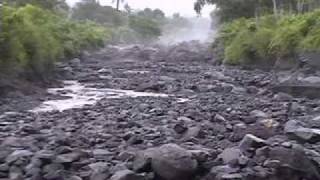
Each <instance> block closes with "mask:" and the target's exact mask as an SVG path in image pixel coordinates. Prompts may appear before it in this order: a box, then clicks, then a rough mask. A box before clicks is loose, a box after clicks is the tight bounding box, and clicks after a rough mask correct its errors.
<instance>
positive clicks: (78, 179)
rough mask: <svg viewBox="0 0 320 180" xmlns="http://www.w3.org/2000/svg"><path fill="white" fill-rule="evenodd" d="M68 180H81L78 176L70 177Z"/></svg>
mask: <svg viewBox="0 0 320 180" xmlns="http://www.w3.org/2000/svg"><path fill="white" fill-rule="evenodd" d="M68 180H82V178H81V177H79V176H71V177H70V178H69V179H68Z"/></svg>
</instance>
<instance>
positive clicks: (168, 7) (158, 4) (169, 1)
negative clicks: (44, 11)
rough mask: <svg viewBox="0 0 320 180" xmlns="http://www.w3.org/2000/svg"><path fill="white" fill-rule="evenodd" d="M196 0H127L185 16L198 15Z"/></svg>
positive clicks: (72, 0)
mask: <svg viewBox="0 0 320 180" xmlns="http://www.w3.org/2000/svg"><path fill="white" fill-rule="evenodd" d="M79 1H80V0H67V2H68V3H69V4H70V5H73V4H74V3H76V2H79ZM194 2H195V0H125V3H128V4H129V5H130V6H131V7H132V8H134V9H144V8H146V7H149V8H152V9H154V8H159V9H161V10H162V11H164V12H165V13H166V14H167V15H172V14H173V13H175V12H179V13H180V14H181V15H183V16H196V13H195V12H194V10H193V3H194ZM100 3H101V4H103V5H115V3H112V0H100ZM212 9H213V7H207V8H205V9H204V10H203V13H202V14H203V16H206V17H207V16H208V15H209V13H210V11H211V10H212Z"/></svg>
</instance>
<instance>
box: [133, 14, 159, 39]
mask: <svg viewBox="0 0 320 180" xmlns="http://www.w3.org/2000/svg"><path fill="white" fill-rule="evenodd" d="M129 27H130V28H131V29H133V30H134V31H135V32H136V33H137V34H138V35H139V36H140V39H141V40H142V41H143V42H149V41H152V40H155V39H157V38H158V37H159V36H161V28H160V24H159V23H158V22H157V21H154V20H152V19H150V18H147V17H141V16H134V15H133V16H130V18H129Z"/></svg>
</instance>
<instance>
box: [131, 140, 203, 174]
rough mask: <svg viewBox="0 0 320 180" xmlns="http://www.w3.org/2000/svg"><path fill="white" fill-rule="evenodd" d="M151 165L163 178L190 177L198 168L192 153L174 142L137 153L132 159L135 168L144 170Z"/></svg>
mask: <svg viewBox="0 0 320 180" xmlns="http://www.w3.org/2000/svg"><path fill="white" fill-rule="evenodd" d="M148 165H151V168H152V170H153V171H154V172H155V173H156V175H157V176H159V177H161V178H163V179H165V180H176V179H190V178H191V177H192V176H193V175H194V173H195V171H196V170H197V168H198V162H197V160H196V159H195V158H194V157H193V155H192V153H191V152H189V151H187V150H185V149H183V148H181V147H180V146H178V145H176V144H166V145H163V146H161V147H158V148H152V149H147V150H146V151H144V152H140V153H138V155H137V157H136V158H135V161H134V169H135V170H146V169H148V168H147V167H148Z"/></svg>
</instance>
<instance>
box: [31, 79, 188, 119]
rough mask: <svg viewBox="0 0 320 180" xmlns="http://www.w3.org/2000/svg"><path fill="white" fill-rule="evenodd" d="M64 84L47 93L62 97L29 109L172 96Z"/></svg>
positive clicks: (57, 108)
mask: <svg viewBox="0 0 320 180" xmlns="http://www.w3.org/2000/svg"><path fill="white" fill-rule="evenodd" d="M64 84H65V86H64V87H62V88H51V89H48V93H50V94H52V95H59V96H62V97H64V98H63V99H55V100H48V101H45V102H43V103H42V104H41V105H40V106H38V107H36V108H34V109H33V110H31V111H32V112H35V113H38V112H48V111H54V110H57V111H64V110H68V109H73V108H82V107H83V106H85V105H93V104H95V103H96V102H97V101H99V100H101V99H102V98H108V99H118V98H128V97H133V98H136V97H160V98H169V97H172V96H170V95H168V94H161V93H150V92H136V91H132V90H119V89H108V88H101V89H98V88H92V87H88V85H85V84H81V83H79V82H78V81H64ZM177 101H178V102H186V101H188V99H183V98H179V99H177Z"/></svg>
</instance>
